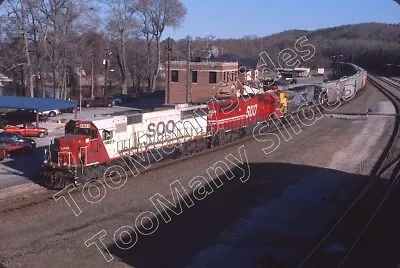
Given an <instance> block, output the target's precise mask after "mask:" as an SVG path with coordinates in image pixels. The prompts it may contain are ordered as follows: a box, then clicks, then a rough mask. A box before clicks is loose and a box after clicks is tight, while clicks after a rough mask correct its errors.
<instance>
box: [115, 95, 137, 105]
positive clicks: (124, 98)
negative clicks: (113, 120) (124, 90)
mask: <svg viewBox="0 0 400 268" xmlns="http://www.w3.org/2000/svg"><path fill="white" fill-rule="evenodd" d="M113 97H114V98H116V99H120V100H121V103H128V102H132V101H134V100H135V98H136V94H116V95H114V96H113Z"/></svg>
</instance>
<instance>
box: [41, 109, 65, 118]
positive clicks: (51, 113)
mask: <svg viewBox="0 0 400 268" xmlns="http://www.w3.org/2000/svg"><path fill="white" fill-rule="evenodd" d="M39 114H40V115H44V116H49V117H55V116H56V115H59V114H61V111H60V110H49V111H44V112H39Z"/></svg>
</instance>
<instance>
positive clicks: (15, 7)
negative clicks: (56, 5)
mask: <svg viewBox="0 0 400 268" xmlns="http://www.w3.org/2000/svg"><path fill="white" fill-rule="evenodd" d="M7 7H8V8H9V11H8V18H9V20H10V24H9V25H10V26H11V29H9V30H11V31H14V33H15V34H17V35H21V40H22V42H23V44H24V49H23V51H24V57H25V66H26V69H27V78H28V79H27V80H28V83H27V85H25V83H24V85H23V86H24V87H26V89H27V92H26V93H25V95H29V96H30V97H33V96H34V95H33V72H32V64H31V57H30V54H29V43H28V34H29V33H28V32H29V30H30V29H29V27H28V22H27V21H28V19H27V11H28V8H27V7H28V4H27V1H26V0H17V1H15V0H8V1H7ZM21 68H22V67H21ZM21 70H22V71H23V69H21Z"/></svg>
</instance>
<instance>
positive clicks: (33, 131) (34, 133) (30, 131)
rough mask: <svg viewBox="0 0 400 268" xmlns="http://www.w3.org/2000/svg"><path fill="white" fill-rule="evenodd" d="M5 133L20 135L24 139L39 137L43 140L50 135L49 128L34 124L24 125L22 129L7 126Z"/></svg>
mask: <svg viewBox="0 0 400 268" xmlns="http://www.w3.org/2000/svg"><path fill="white" fill-rule="evenodd" d="M4 131H5V132H8V133H18V134H20V135H21V136H23V137H39V138H43V137H44V136H46V135H48V134H49V131H48V130H47V128H44V127H36V126H34V125H33V124H23V125H22V127H17V126H12V125H6V126H5V127H4Z"/></svg>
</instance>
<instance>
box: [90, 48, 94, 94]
mask: <svg viewBox="0 0 400 268" xmlns="http://www.w3.org/2000/svg"><path fill="white" fill-rule="evenodd" d="M93 56H94V54H93V53H92V54H90V57H91V64H92V71H91V72H90V74H91V75H90V76H91V77H90V80H91V82H92V83H91V84H92V90H91V94H90V98H94V62H93Z"/></svg>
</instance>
